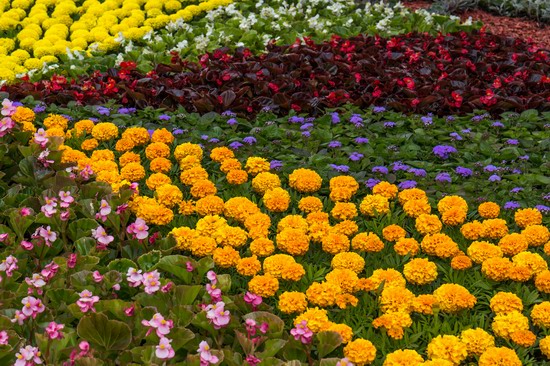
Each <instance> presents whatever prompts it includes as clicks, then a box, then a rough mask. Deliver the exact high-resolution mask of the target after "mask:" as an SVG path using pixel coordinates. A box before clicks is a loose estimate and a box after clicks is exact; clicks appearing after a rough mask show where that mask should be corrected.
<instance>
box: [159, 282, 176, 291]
mask: <svg viewBox="0 0 550 366" xmlns="http://www.w3.org/2000/svg"><path fill="white" fill-rule="evenodd" d="M173 287H174V282H172V281H170V282H168V283H167V284H166V285H164V286H162V287H161V288H160V291H161V292H164V293H167V292H170V291H171V290H172V288H173Z"/></svg>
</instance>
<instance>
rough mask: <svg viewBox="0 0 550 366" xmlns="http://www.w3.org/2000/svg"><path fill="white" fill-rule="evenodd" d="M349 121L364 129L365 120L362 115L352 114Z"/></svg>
mask: <svg viewBox="0 0 550 366" xmlns="http://www.w3.org/2000/svg"><path fill="white" fill-rule="evenodd" d="M349 121H350V122H351V123H353V124H354V125H355V127H363V118H361V115H360V114H352V115H351V117H350V119H349Z"/></svg>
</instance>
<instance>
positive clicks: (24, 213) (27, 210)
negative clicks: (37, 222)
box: [19, 207, 32, 217]
mask: <svg viewBox="0 0 550 366" xmlns="http://www.w3.org/2000/svg"><path fill="white" fill-rule="evenodd" d="M19 214H21V216H23V217H25V216H30V215H31V214H32V211H31V209H30V208H28V207H21V209H20V210H19Z"/></svg>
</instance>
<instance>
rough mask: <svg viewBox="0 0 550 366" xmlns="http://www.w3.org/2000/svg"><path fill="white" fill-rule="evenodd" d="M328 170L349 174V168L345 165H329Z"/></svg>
mask: <svg viewBox="0 0 550 366" xmlns="http://www.w3.org/2000/svg"><path fill="white" fill-rule="evenodd" d="M330 168H331V169H332V170H335V171H337V172H340V173H347V172H349V166H347V165H336V164H330Z"/></svg>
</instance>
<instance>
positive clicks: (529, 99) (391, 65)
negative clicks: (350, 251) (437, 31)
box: [3, 32, 550, 116]
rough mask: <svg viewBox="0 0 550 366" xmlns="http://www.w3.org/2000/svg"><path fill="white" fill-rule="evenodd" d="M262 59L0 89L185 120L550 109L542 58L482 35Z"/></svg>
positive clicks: (183, 64)
mask: <svg viewBox="0 0 550 366" xmlns="http://www.w3.org/2000/svg"><path fill="white" fill-rule="evenodd" d="M268 50H269V52H268V53H267V54H262V55H258V56H254V55H252V54H251V53H250V52H249V51H247V50H246V49H240V50H238V51H236V52H235V53H230V52H228V50H226V49H220V50H217V51H215V52H214V53H211V54H206V55H204V56H202V57H201V59H200V63H199V64H195V63H192V62H189V61H181V60H180V59H179V58H178V57H177V56H174V60H173V63H172V64H171V65H159V66H158V67H157V68H156V70H155V71H154V72H150V73H148V74H147V75H144V74H142V73H140V72H137V71H136V70H135V69H134V68H135V64H133V63H125V64H123V65H122V67H121V69H119V70H116V69H113V70H109V71H108V72H106V73H101V72H96V73H94V74H93V75H92V76H89V77H82V78H80V79H79V80H78V81H72V82H68V81H67V80H66V79H65V78H64V77H54V78H52V80H51V81H42V82H37V83H21V84H17V85H13V86H4V87H3V90H5V91H7V92H8V93H9V95H10V97H12V98H23V97H25V96H27V95H32V96H33V97H34V98H36V99H40V100H44V101H45V102H47V103H55V104H59V105H64V104H66V103H67V102H68V101H78V102H79V103H84V102H86V103H88V104H90V103H92V104H94V103H95V104H99V103H104V102H106V101H107V100H110V99H114V100H117V101H118V102H121V103H122V104H125V105H133V106H138V107H144V106H154V107H159V106H160V107H166V108H177V107H178V106H180V105H181V106H183V107H184V108H185V109H186V110H187V111H190V112H199V113H207V112H211V111H216V112H219V113H221V112H223V111H225V110H227V109H230V110H232V111H234V112H236V113H239V114H241V115H245V114H246V115H249V116H252V115H254V114H255V113H258V112H259V111H260V110H262V109H264V108H268V109H270V110H272V111H274V112H276V113H278V114H282V115H284V114H287V113H288V112H289V111H291V110H294V111H297V112H305V113H308V114H312V115H316V114H319V113H320V112H321V111H322V110H324V109H326V108H333V107H337V106H342V105H344V104H346V103H352V104H354V105H356V106H358V107H361V108H365V107H368V106H370V105H384V106H386V107H390V108H392V109H394V110H398V111H410V112H417V113H428V112H432V113H437V114H438V115H444V114H455V113H469V112H472V111H473V110H475V109H485V110H487V111H489V112H490V113H493V114H498V113H501V112H503V111H523V110H526V109H538V110H540V111H546V110H549V109H550V76H549V75H550V60H549V57H548V54H547V53H546V52H545V51H544V50H539V49H537V48H536V47H534V46H532V45H529V44H528V43H526V42H524V41H522V40H519V39H511V38H504V37H501V36H494V35H490V34H486V33H484V32H473V33H469V34H468V33H464V32H463V33H455V34H449V35H447V36H443V35H441V36H438V37H432V36H429V35H425V34H408V35H405V36H398V37H393V38H391V39H384V38H380V37H368V36H357V37H353V38H350V39H342V38H339V37H333V39H332V40H331V41H330V42H324V43H321V44H316V43H314V42H312V41H310V40H307V39H306V40H305V44H303V42H300V41H297V42H296V43H295V44H293V45H289V46H275V45H269V47H268Z"/></svg>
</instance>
